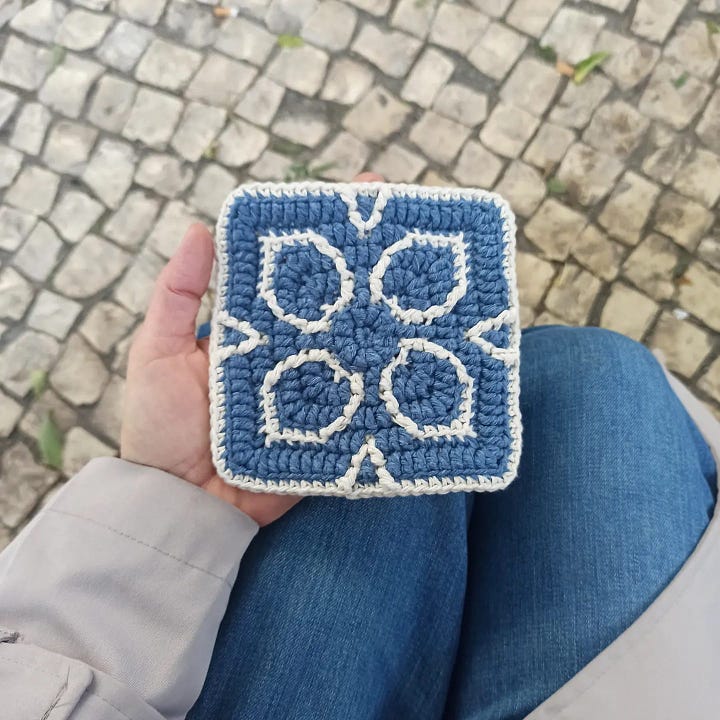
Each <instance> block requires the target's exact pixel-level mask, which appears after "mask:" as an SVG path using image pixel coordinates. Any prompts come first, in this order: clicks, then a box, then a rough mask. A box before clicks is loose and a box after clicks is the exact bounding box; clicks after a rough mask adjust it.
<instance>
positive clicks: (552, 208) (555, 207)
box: [524, 198, 587, 260]
mask: <svg viewBox="0 0 720 720" xmlns="http://www.w3.org/2000/svg"><path fill="white" fill-rule="evenodd" d="M586 225H587V218H585V216H584V215H581V214H580V213H579V212H577V211H575V210H571V209H570V208H569V207H567V206H566V205H563V204H562V203H561V202H559V201H558V200H555V198H548V199H546V200H545V202H544V203H543V204H542V205H541V206H540V208H539V209H538V211H537V212H536V213H535V214H534V215H533V216H532V219H531V220H530V222H528V223H527V225H525V228H524V232H525V236H526V237H527V238H528V240H530V241H531V242H532V243H533V244H534V245H536V246H537V247H538V248H539V249H540V250H541V252H542V254H543V255H544V256H545V257H546V258H548V259H549V260H566V259H567V257H568V255H569V254H570V249H571V248H572V247H573V244H574V243H575V241H576V240H577V239H578V237H579V236H580V233H581V232H582V231H583V230H584V229H585V226H586Z"/></svg>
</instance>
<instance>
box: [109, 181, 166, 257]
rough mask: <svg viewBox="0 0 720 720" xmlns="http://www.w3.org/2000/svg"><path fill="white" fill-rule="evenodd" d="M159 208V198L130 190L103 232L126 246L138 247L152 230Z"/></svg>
mask: <svg viewBox="0 0 720 720" xmlns="http://www.w3.org/2000/svg"><path fill="white" fill-rule="evenodd" d="M159 209H160V202H159V201H158V200H157V198H155V197H153V196H151V195H149V194H147V193H145V192H143V191H134V192H130V193H128V194H127V195H126V197H125V199H124V200H123V203H122V205H121V206H120V207H119V208H118V210H117V212H115V213H114V214H113V215H112V216H111V217H110V218H109V219H108V221H107V222H106V223H105V225H104V226H103V234H104V235H106V236H107V237H109V238H110V239H111V240H114V241H115V242H116V243H118V244H120V245H123V246H124V247H128V248H136V247H138V245H140V243H142V241H143V240H144V239H145V238H146V237H147V235H148V233H149V232H150V228H151V227H152V224H153V222H154V221H155V217H156V216H157V214H158V211H159Z"/></svg>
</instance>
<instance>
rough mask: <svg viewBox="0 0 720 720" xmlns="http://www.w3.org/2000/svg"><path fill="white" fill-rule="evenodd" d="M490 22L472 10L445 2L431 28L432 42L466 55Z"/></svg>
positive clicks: (441, 5) (439, 8)
mask: <svg viewBox="0 0 720 720" xmlns="http://www.w3.org/2000/svg"><path fill="white" fill-rule="evenodd" d="M489 23H490V21H489V19H488V18H487V17H486V16H485V15H483V14H482V13H480V12H477V11H476V10H472V9H471V8H467V7H463V6H461V5H455V4H454V3H451V2H443V3H441V4H440V6H439V7H438V9H437V13H436V14H435V19H434V20H433V23H432V26H431V27H430V42H433V43H435V44H436V45H441V46H442V47H446V48H448V49H449V50H455V51H456V52H458V53H460V54H461V55H464V54H465V53H467V52H468V51H469V50H470V48H471V47H472V46H473V45H474V44H475V43H476V42H477V41H478V40H479V39H480V36H481V35H482V33H483V31H484V30H485V29H486V28H487V26H488V25H489Z"/></svg>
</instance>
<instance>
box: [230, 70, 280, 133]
mask: <svg viewBox="0 0 720 720" xmlns="http://www.w3.org/2000/svg"><path fill="white" fill-rule="evenodd" d="M284 95H285V90H284V88H283V87H282V86H281V85H278V84H277V83H275V82H273V81H272V80H268V79H267V78H266V77H259V78H258V79H257V80H256V81H255V83H254V84H253V85H252V87H250V88H249V89H248V90H247V92H245V94H244V95H243V96H242V98H241V99H240V102H238V104H237V105H236V106H235V114H236V115H240V117H243V118H245V119H246V120H250V121H252V122H253V123H255V124H256V125H263V126H267V125H269V124H270V123H271V122H272V120H273V118H274V117H275V113H276V112H277V110H278V108H279V107H280V103H281V102H282V99H283V96H284Z"/></svg>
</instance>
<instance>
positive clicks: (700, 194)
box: [673, 149, 720, 208]
mask: <svg viewBox="0 0 720 720" xmlns="http://www.w3.org/2000/svg"><path fill="white" fill-rule="evenodd" d="M673 187H674V188H675V189H676V190H677V191H678V192H680V193H682V194H683V195H686V196H687V197H691V198H693V199H694V200H698V201H700V202H701V203H702V204H703V205H705V207H708V208H710V207H712V206H713V205H714V204H715V203H716V202H717V200H718V198H720V156H718V155H716V154H715V153H711V152H709V151H708V150H701V149H698V150H696V151H695V152H694V153H693V155H692V156H691V157H690V158H689V159H688V160H687V161H686V162H685V163H684V164H683V165H682V166H681V167H680V169H679V170H678V172H677V174H676V175H675V179H674V180H673Z"/></svg>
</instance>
